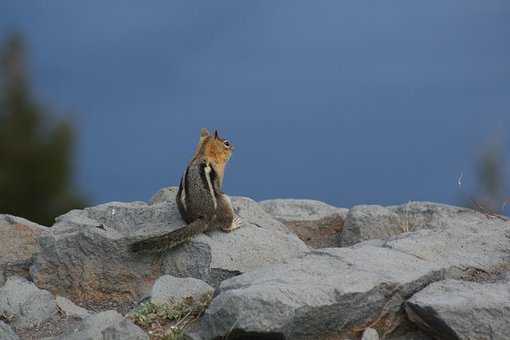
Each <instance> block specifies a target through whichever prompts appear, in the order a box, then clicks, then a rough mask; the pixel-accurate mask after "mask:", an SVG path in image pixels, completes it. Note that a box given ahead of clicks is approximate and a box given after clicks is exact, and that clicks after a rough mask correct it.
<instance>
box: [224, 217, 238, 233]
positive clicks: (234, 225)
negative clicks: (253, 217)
mask: <svg viewBox="0 0 510 340" xmlns="http://www.w3.org/2000/svg"><path fill="white" fill-rule="evenodd" d="M241 224H243V220H242V219H241V217H239V216H237V215H234V219H233V220H232V224H231V225H229V226H227V227H225V228H222V230H223V231H224V232H227V233H228V232H231V231H232V230H236V229H239V227H241Z"/></svg>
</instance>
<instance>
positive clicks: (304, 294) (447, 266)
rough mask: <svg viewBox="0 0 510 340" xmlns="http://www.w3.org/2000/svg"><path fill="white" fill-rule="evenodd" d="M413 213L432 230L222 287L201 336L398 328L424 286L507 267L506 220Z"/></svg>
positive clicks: (327, 253)
mask: <svg viewBox="0 0 510 340" xmlns="http://www.w3.org/2000/svg"><path fill="white" fill-rule="evenodd" d="M415 207H416V208H415V211H420V210H422V211H424V212H426V215H424V216H423V219H430V216H433V218H434V219H433V222H434V223H430V224H429V226H431V228H429V229H422V230H418V231H416V232H412V233H405V234H402V235H399V236H397V237H394V238H390V239H388V240H373V241H366V242H362V243H359V244H356V245H355V246H353V247H350V248H336V249H333V248H332V249H324V250H320V251H319V250H317V251H312V252H310V253H308V254H306V255H304V256H301V257H298V258H295V259H291V260H288V261H286V262H285V263H282V264H277V265H273V266H266V267H264V268H260V269H257V270H255V271H252V272H249V273H246V274H243V275H240V276H238V277H235V278H231V279H229V280H226V281H224V282H223V283H222V284H221V286H220V289H219V292H218V293H219V294H217V296H216V297H215V299H214V300H213V302H212V304H211V305H210V307H209V309H208V310H207V312H206V314H205V316H204V317H203V318H202V323H201V332H202V333H201V334H202V335H203V336H204V338H205V339H213V338H214V337H216V336H221V335H224V334H226V333H227V332H230V331H231V330H232V333H230V334H233V335H235V334H250V333H264V334H268V333H270V334H280V335H282V336H285V337H286V338H290V339H306V338H310V337H312V338H317V339H320V338H321V337H325V336H328V335H331V334H345V333H349V332H351V333H356V332H357V331H358V330H359V329H364V328H365V327H366V326H368V325H369V326H371V327H373V328H377V329H378V330H381V331H382V333H384V332H386V331H389V330H388V329H387V328H388V327H389V328H390V329H391V328H392V327H396V326H397V325H398V323H399V322H400V321H398V320H399V318H402V317H403V316H402V313H401V306H402V303H403V302H404V301H405V300H406V299H407V298H409V297H411V296H412V295H414V294H415V293H417V292H418V291H420V290H421V289H423V288H424V287H425V286H427V285H428V284H430V283H432V282H435V281H438V280H441V279H443V278H444V277H454V278H465V279H469V278H472V277H471V275H472V274H473V268H476V269H478V270H482V271H485V272H488V273H489V272H492V271H498V270H501V268H504V267H505V266H507V265H508V249H510V225H509V223H508V222H505V221H502V220H500V219H489V218H487V217H486V216H485V215H483V214H479V213H476V212H474V211H471V210H467V209H460V208H459V209H458V212H457V213H454V212H453V211H452V210H451V209H452V208H451V207H448V206H442V205H434V206H433V205H431V204H429V203H424V204H423V206H421V207H420V204H419V203H416V204H415ZM445 211H446V213H444V212H445ZM388 325H389V326H388ZM234 338H235V337H234Z"/></svg>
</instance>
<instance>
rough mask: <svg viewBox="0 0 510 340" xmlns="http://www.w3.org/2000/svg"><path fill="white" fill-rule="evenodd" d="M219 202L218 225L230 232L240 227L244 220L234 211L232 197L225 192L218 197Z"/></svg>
mask: <svg viewBox="0 0 510 340" xmlns="http://www.w3.org/2000/svg"><path fill="white" fill-rule="evenodd" d="M216 201H217V203H218V207H217V211H216V221H215V222H216V223H215V224H216V225H217V226H218V227H219V228H220V229H221V230H223V231H225V232H230V231H232V230H235V229H237V228H239V227H240V226H241V224H242V220H241V218H240V217H239V216H237V215H236V214H235V213H234V209H233V208H232V202H231V201H230V197H228V196H227V195H225V194H222V195H219V197H217V199H216Z"/></svg>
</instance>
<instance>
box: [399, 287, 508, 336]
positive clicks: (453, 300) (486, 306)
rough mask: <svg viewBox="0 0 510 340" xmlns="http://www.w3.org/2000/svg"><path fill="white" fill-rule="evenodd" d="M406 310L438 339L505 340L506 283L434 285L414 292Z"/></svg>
mask: <svg viewBox="0 0 510 340" xmlns="http://www.w3.org/2000/svg"><path fill="white" fill-rule="evenodd" d="M406 311H407V315H408V317H409V319H410V320H412V321H413V322H415V323H416V325H417V326H418V327H420V328H422V329H423V330H424V331H425V332H428V333H429V334H430V335H431V336H435V337H437V338H438V339H491V340H503V339H508V336H509V334H510V283H509V282H499V283H476V282H465V281H457V280H446V281H441V282H436V283H433V284H431V285H430V286H428V287H426V288H425V289H424V290H422V291H420V292H418V293H416V294H415V295H414V296H413V297H412V298H411V299H410V300H409V301H408V302H407V303H406Z"/></svg>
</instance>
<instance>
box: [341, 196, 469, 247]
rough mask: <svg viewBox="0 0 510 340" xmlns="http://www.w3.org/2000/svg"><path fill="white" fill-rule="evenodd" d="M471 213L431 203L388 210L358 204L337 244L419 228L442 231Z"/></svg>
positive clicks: (467, 210)
mask: <svg viewBox="0 0 510 340" xmlns="http://www.w3.org/2000/svg"><path fill="white" fill-rule="evenodd" d="M471 212H472V211H471V210H470V209H466V208H459V207H454V206H449V205H444V204H437V203H431V202H409V203H406V204H402V205H398V206H390V207H382V206H379V205H358V206H355V207H353V208H351V210H349V213H348V214H347V217H346V220H345V225H344V230H343V232H342V234H341V235H340V245H341V246H350V245H353V244H355V243H358V242H360V241H365V240H371V239H384V238H388V237H391V236H396V235H399V234H402V233H405V232H412V231H417V230H421V229H433V230H435V229H444V228H445V227H447V226H448V221H450V220H451V219H452V218H457V217H458V216H459V215H462V214H467V215H468V216H471Z"/></svg>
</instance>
